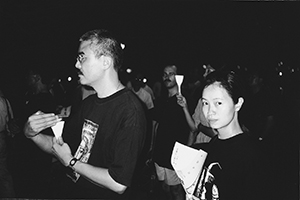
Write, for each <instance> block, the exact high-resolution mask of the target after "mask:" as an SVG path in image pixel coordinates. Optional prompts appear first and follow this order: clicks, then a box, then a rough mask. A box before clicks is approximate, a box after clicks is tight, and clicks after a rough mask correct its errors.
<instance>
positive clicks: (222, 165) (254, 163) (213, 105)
mask: <svg viewBox="0 0 300 200" xmlns="http://www.w3.org/2000/svg"><path fill="white" fill-rule="evenodd" d="M241 86H242V83H241V82H240V80H239V79H238V76H237V74H235V73H234V72H233V71H222V70H216V71H215V72H212V73H211V74H209V75H208V76H207V78H206V82H205V83H204V85H203V92H202V104H203V108H202V109H203V113H204V116H205V118H206V119H207V121H208V123H209V125H210V127H212V128H213V129H215V130H217V135H216V136H215V137H214V138H212V140H211V141H210V142H209V143H206V144H205V143H204V144H197V145H195V146H194V147H195V148H197V149H203V150H205V151H206V152H207V153H208V156H207V159H206V161H205V163H204V167H203V170H202V172H201V175H200V178H199V180H198V182H197V185H196V189H195V191H194V194H193V198H194V199H220V200H224V199H230V200H232V199H244V200H245V199H263V198H265V199H269V197H270V194H266V193H267V190H266V189H267V187H266V186H267V184H265V181H264V179H265V178H266V177H268V176H267V174H266V173H264V169H265V168H264V167H263V162H261V160H260V155H261V154H260V153H259V149H258V146H257V144H256V141H255V140H253V139H252V138H251V136H250V134H248V133H246V132H244V131H243V128H242V125H241V124H240V122H239V119H238V115H239V112H240V111H241V109H242V106H243V103H244V101H245V100H244V95H243V92H244V90H243V88H242V87H241ZM265 194H266V195H265Z"/></svg>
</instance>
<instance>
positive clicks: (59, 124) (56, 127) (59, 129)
mask: <svg viewBox="0 0 300 200" xmlns="http://www.w3.org/2000/svg"><path fill="white" fill-rule="evenodd" d="M64 124H65V122H64V121H60V122H57V123H56V124H55V125H54V126H52V127H51V128H52V130H53V132H54V135H55V137H56V139H58V138H59V137H61V135H62V131H63V128H64Z"/></svg>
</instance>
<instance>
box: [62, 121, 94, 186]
mask: <svg viewBox="0 0 300 200" xmlns="http://www.w3.org/2000/svg"><path fill="white" fill-rule="evenodd" d="M98 127H99V125H98V124H96V123H94V122H92V121H90V120H87V119H85V120H84V123H83V126H82V133H81V142H80V144H79V147H78V149H77V151H76V153H75V156H74V157H75V158H76V159H77V160H79V161H80V162H83V163H87V162H88V160H89V157H90V155H91V149H92V147H93V144H94V141H95V137H96V133H97V131H98ZM67 176H68V177H70V178H71V179H72V180H73V181H74V182H76V181H77V180H78V179H79V177H80V174H78V173H77V172H75V171H72V173H71V174H70V173H68V174H67Z"/></svg>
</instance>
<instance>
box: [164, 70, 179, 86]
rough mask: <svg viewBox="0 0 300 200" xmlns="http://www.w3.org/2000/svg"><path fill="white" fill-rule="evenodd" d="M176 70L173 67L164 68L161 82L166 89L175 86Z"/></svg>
mask: <svg viewBox="0 0 300 200" xmlns="http://www.w3.org/2000/svg"><path fill="white" fill-rule="evenodd" d="M175 75H176V69H175V68H174V67H166V68H165V69H164V74H163V82H164V84H165V86H166V87H167V88H172V87H175V86H176V84H177V83H176V79H175Z"/></svg>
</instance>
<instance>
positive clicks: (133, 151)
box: [108, 110, 146, 186]
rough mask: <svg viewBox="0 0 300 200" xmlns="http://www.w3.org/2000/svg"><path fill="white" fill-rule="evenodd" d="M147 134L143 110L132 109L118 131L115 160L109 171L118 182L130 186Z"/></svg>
mask: <svg viewBox="0 0 300 200" xmlns="http://www.w3.org/2000/svg"><path fill="white" fill-rule="evenodd" d="M145 134H146V120H145V116H144V113H143V111H142V110H138V111H137V110H131V111H130V113H129V114H128V115H127V117H126V119H125V120H124V124H123V126H122V127H121V129H120V130H119V131H118V133H117V137H116V141H115V148H114V151H115V152H114V161H113V163H112V164H111V165H110V167H109V169H108V172H109V174H110V176H111V177H112V178H113V179H114V180H115V181H116V182H118V183H120V184H123V185H126V186H130V185H131V180H132V176H133V173H134V170H135V166H136V162H137V159H138V156H139V155H140V153H141V150H142V147H143V144H144V139H145Z"/></svg>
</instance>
